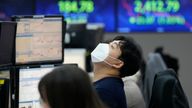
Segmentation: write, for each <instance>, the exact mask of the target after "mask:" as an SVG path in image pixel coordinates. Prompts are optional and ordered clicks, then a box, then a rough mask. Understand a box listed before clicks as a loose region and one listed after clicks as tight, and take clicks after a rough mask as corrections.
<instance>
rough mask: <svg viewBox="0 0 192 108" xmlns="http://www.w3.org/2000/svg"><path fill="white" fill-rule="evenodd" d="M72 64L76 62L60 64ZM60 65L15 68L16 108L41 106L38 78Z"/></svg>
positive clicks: (38, 107) (36, 107)
mask: <svg viewBox="0 0 192 108" xmlns="http://www.w3.org/2000/svg"><path fill="white" fill-rule="evenodd" d="M62 65H74V66H77V64H62ZM58 66H61V65H44V66H38V67H36V66H34V67H20V68H17V71H16V72H17V75H16V76H17V79H18V80H17V81H18V82H17V87H18V92H17V95H16V100H17V101H18V106H16V107H17V108H41V105H40V95H39V91H38V83H39V81H40V79H41V78H42V77H43V76H44V75H45V74H47V73H49V72H51V71H52V70H53V69H54V68H55V67H58Z"/></svg>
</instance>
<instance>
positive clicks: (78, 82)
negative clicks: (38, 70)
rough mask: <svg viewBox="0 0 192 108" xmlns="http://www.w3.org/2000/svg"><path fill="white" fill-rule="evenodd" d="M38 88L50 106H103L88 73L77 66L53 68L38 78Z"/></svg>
mask: <svg viewBox="0 0 192 108" xmlns="http://www.w3.org/2000/svg"><path fill="white" fill-rule="evenodd" d="M38 90H39V93H40V97H41V99H42V100H43V102H46V103H48V105H49V106H50V108H103V105H102V103H101V101H100V100H99V98H98V96H97V95H96V93H95V91H94V89H93V87H92V84H91V81H90V79H89V76H88V74H87V73H86V72H84V71H83V70H81V69H80V68H78V67H77V66H70V65H65V66H62V67H59V68H56V69H54V70H53V71H51V72H50V73H48V74H47V75H45V76H44V77H43V78H42V79H41V80H40V82H39V85H38Z"/></svg>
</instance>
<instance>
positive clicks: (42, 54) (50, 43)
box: [13, 15, 66, 65]
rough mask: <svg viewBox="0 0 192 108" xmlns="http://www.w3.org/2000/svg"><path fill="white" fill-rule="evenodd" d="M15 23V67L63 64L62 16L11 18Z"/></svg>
mask: <svg viewBox="0 0 192 108" xmlns="http://www.w3.org/2000/svg"><path fill="white" fill-rule="evenodd" d="M13 20H14V21H16V22H17V32H16V54H15V56H16V57H15V62H16V65H22V64H43V63H62V62H63V56H64V55H63V54H64V52H63V40H64V34H65V24H66V23H65V22H64V18H63V16H52V15H51V16H44V15H34V16H13Z"/></svg>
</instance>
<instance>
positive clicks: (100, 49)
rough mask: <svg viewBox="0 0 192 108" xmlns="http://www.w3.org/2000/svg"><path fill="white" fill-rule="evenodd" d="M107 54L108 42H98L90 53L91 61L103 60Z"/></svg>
mask: <svg viewBox="0 0 192 108" xmlns="http://www.w3.org/2000/svg"><path fill="white" fill-rule="evenodd" d="M108 55H109V44H106V43H100V44H99V45H97V47H96V48H95V49H94V50H93V52H92V53H91V59H92V62H93V63H98V62H103V61H104V60H105V59H106V58H107V57H108Z"/></svg>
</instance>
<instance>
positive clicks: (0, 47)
mask: <svg viewBox="0 0 192 108" xmlns="http://www.w3.org/2000/svg"><path fill="white" fill-rule="evenodd" d="M16 25H17V24H16V23H14V22H0V67H7V66H10V65H12V64H13V63H14V58H13V53H14V46H15V45H14V41H15V34H16V27H17V26H16Z"/></svg>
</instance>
